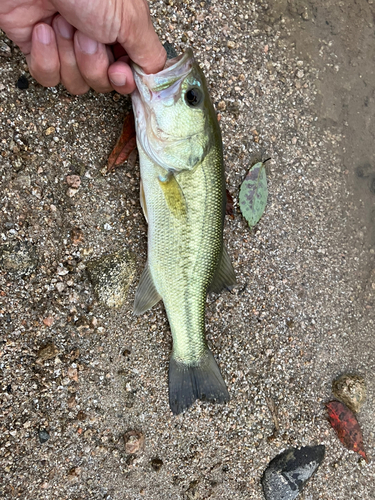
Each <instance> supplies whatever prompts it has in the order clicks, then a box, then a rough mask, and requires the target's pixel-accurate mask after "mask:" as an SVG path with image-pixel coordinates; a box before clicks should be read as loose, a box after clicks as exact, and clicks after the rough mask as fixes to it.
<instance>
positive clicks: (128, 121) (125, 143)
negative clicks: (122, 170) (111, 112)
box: [107, 111, 137, 172]
mask: <svg viewBox="0 0 375 500" xmlns="http://www.w3.org/2000/svg"><path fill="white" fill-rule="evenodd" d="M136 147H137V143H136V138H135V123H134V114H133V112H132V111H131V112H130V113H129V114H128V115H127V116H126V117H125V120H124V125H123V127H122V132H121V136H120V137H119V139H118V141H117V143H116V145H115V147H114V148H113V151H112V153H111V154H110V155H109V158H108V163H107V172H110V171H111V170H114V169H115V167H116V166H117V165H121V163H124V161H125V160H127V159H128V158H129V156H130V154H131V153H132V151H134V150H135V149H136Z"/></svg>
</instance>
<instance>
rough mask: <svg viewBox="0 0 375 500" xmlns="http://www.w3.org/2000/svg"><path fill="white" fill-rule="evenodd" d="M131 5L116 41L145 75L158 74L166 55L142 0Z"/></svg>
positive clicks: (125, 14)
mask: <svg viewBox="0 0 375 500" xmlns="http://www.w3.org/2000/svg"><path fill="white" fill-rule="evenodd" d="M128 3H130V2H128ZM131 5H132V7H130V5H129V10H130V12H126V13H124V18H125V19H124V21H123V22H122V23H121V30H120V33H119V36H118V38H117V41H118V42H119V43H120V44H121V45H122V46H123V47H124V49H125V51H126V52H127V54H128V56H129V57H130V59H131V60H132V61H134V62H135V63H136V64H138V66H140V67H141V68H142V69H143V71H144V72H145V73H158V72H159V71H160V70H162V69H163V68H164V65H165V61H166V60H167V53H166V51H165V49H164V47H163V45H162V44H161V42H160V40H159V38H158V36H157V34H156V33H155V30H154V27H153V25H152V20H151V17H150V12H149V9H148V5H147V3H146V2H145V1H144V0H136V1H134V2H132V3H131ZM133 9H134V10H133ZM131 11H133V12H131ZM129 21H130V22H129Z"/></svg>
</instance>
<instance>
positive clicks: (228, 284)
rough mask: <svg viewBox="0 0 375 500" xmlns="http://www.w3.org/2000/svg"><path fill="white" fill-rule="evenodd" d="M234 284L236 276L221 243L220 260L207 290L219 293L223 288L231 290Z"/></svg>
mask: <svg viewBox="0 0 375 500" xmlns="http://www.w3.org/2000/svg"><path fill="white" fill-rule="evenodd" d="M235 284H236V276H235V274H234V269H233V266H232V263H231V261H230V258H229V255H228V251H227V249H226V248H225V246H224V245H223V251H222V254H221V259H220V262H219V264H218V266H217V268H216V271H215V274H214V277H213V278H212V281H211V284H210V286H209V287H208V291H209V292H215V293H220V292H221V290H223V288H228V289H229V290H231V289H232V288H233V287H234V285H235Z"/></svg>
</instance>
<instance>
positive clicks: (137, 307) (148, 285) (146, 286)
mask: <svg viewBox="0 0 375 500" xmlns="http://www.w3.org/2000/svg"><path fill="white" fill-rule="evenodd" d="M159 300H161V296H160V295H159V293H158V291H157V290H156V288H155V285H154V282H153V279H152V276H151V273H150V268H149V266H148V264H146V267H145V268H144V271H143V273H142V275H141V279H140V280H139V285H138V288H137V291H136V292H135V298H134V314H137V315H140V314H143V313H144V312H146V311H148V310H149V309H151V307H153V306H154V305H155V304H157V303H158V302H159Z"/></svg>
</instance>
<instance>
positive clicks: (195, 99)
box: [185, 87, 203, 108]
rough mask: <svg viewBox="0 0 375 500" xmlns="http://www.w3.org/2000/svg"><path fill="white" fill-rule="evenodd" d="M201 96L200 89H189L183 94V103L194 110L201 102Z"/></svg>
mask: <svg viewBox="0 0 375 500" xmlns="http://www.w3.org/2000/svg"><path fill="white" fill-rule="evenodd" d="M202 98H203V94H202V91H201V89H199V88H198V87H193V88H191V89H189V90H188V91H187V92H186V94H185V101H186V104H187V105H188V106H190V107H191V108H195V107H197V106H199V104H200V103H201V102H202Z"/></svg>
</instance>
